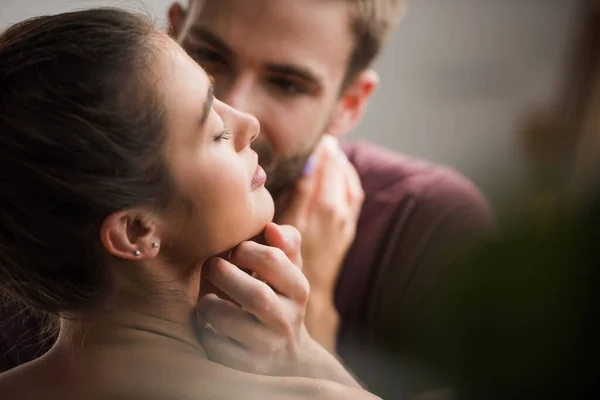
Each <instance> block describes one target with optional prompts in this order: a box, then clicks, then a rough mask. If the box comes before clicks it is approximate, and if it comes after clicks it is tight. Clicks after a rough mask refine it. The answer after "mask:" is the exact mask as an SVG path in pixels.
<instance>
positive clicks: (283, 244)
mask: <svg viewBox="0 0 600 400" xmlns="http://www.w3.org/2000/svg"><path fill="white" fill-rule="evenodd" d="M265 239H266V241H267V244H268V245H269V246H273V247H277V248H279V249H281V250H282V251H283V252H284V253H285V255H286V256H287V257H288V258H289V259H290V261H291V262H293V263H294V264H295V265H296V266H297V267H298V268H300V269H302V252H301V250H302V239H301V236H300V232H298V229H296V228H294V227H293V226H290V225H283V226H280V225H277V224H274V223H269V224H268V225H267V226H266V227H265Z"/></svg>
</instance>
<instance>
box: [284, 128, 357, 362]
mask: <svg viewBox="0 0 600 400" xmlns="http://www.w3.org/2000/svg"><path fill="white" fill-rule="evenodd" d="M313 160H314V161H313ZM313 162H314V171H313V172H312V173H309V174H307V175H305V176H303V177H302V178H301V179H300V181H299V182H298V184H297V185H296V187H295V189H294V190H293V192H291V193H290V200H289V201H288V202H287V204H284V205H282V208H283V211H278V216H277V222H278V223H281V224H286V225H292V226H294V227H296V228H297V229H298V230H299V231H300V233H301V235H302V258H303V260H304V270H303V271H304V274H305V276H306V277H307V278H308V281H309V282H310V286H311V297H310V299H309V303H308V310H307V319H306V322H307V327H308V330H309V332H310V334H311V335H312V336H313V337H314V338H315V339H317V341H319V343H321V344H322V345H323V346H325V347H326V348H327V349H328V350H329V351H331V352H335V341H336V333H337V325H338V315H337V311H336V310H335V307H334V289H335V284H336V282H337V278H338V276H339V272H340V269H341V266H342V264H343V261H344V257H345V256H346V253H347V251H348V249H349V247H350V245H351V244H352V242H353V240H354V237H355V233H356V224H357V221H358V217H359V215H360V210H361V207H362V204H363V200H364V192H363V189H362V185H361V182H360V178H359V176H358V173H357V172H356V170H355V169H354V167H353V166H352V164H350V162H349V161H348V159H347V158H346V156H345V154H344V153H343V151H342V150H341V149H340V147H339V144H338V142H337V140H336V139H335V138H333V137H332V136H329V135H325V136H324V137H323V139H322V141H321V143H319V146H318V147H317V150H316V151H315V154H314V155H313V158H312V160H311V161H309V165H308V169H312V168H311V164H312V163H313Z"/></svg>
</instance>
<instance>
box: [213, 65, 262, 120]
mask: <svg viewBox="0 0 600 400" xmlns="http://www.w3.org/2000/svg"><path fill="white" fill-rule="evenodd" d="M215 95H216V96H217V98H218V99H219V100H221V101H222V102H223V103H225V104H227V105H228V106H230V107H233V108H235V109H236V110H238V111H242V112H245V113H249V114H254V112H253V110H252V109H251V108H252V107H251V104H252V100H251V97H252V77H251V76H248V75H243V74H242V75H238V76H236V77H235V78H234V79H232V80H230V81H229V82H227V84H225V85H219V82H217V84H216V87H215Z"/></svg>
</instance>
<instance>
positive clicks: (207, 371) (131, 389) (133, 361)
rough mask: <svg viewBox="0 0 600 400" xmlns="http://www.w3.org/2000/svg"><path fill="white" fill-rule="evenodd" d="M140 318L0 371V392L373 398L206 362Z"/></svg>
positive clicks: (160, 326)
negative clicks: (101, 336)
mask: <svg viewBox="0 0 600 400" xmlns="http://www.w3.org/2000/svg"><path fill="white" fill-rule="evenodd" d="M128 320H129V321H131V320H130V319H128ZM137 322H138V323H139V324H140V325H138V326H136V327H131V326H129V327H128V326H120V327H119V326H116V325H115V326H113V327H112V328H111V329H110V341H108V340H101V341H98V342H96V341H95V340H90V341H88V342H87V344H86V345H85V346H83V347H77V346H73V345H71V346H69V344H67V343H64V342H63V343H62V344H61V345H59V346H56V347H55V348H53V349H52V351H51V352H50V353H48V354H47V355H45V356H44V357H42V358H40V359H38V360H36V361H33V362H31V363H28V364H25V365H23V366H21V367H19V368H16V369H14V370H11V371H10V372H8V373H5V374H2V375H0V392H1V393H2V394H3V395H2V397H3V398H6V399H23V400H29V399H32V400H33V399H41V398H44V399H48V400H54V399H56V400H59V399H60V400H70V399H73V400H75V399H77V400H79V399H83V398H85V399H94V400H95V399H97V400H102V399H144V400H152V399H157V400H158V399H161V400H164V399H169V398H172V399H240V398H244V399H257V400H259V399H267V400H270V399H273V400H275V399H282V398H286V399H313V398H320V399H340V398H344V399H353V398H356V399H375V398H376V397H375V396H372V395H370V394H368V393H366V392H364V391H362V390H360V389H354V388H349V387H347V386H342V385H340V384H337V383H333V382H331V381H324V380H316V379H309V378H283V377H269V376H260V375H254V374H249V373H244V372H238V371H235V370H232V369H229V368H227V367H224V366H222V365H219V364H217V363H214V362H212V361H209V360H208V359H207V358H206V355H205V354H204V353H203V350H202V348H201V347H198V346H197V345H195V346H192V343H186V342H184V341H181V340H183V339H181V338H177V337H175V336H174V335H175V334H174V333H173V332H174V330H173V331H170V332H168V333H167V332H166V331H165V324H164V321H163V320H155V321H152V320H151V319H148V318H140V319H139V321H137ZM142 326H143V327H144V329H147V331H144V330H143V329H142V328H141V327H142ZM105 333H108V332H105ZM97 336H98V335H96V337H97ZM168 336H171V337H168ZM103 337H107V336H105V335H103ZM182 337H183V336H182ZM132 343H135V345H134V346H133V345H132ZM149 377H152V378H149Z"/></svg>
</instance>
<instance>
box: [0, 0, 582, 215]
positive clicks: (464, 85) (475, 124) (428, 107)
mask: <svg viewBox="0 0 600 400" xmlns="http://www.w3.org/2000/svg"><path fill="white" fill-rule="evenodd" d="M1 3H2V4H1V9H0V28H4V27H6V26H7V25H8V24H10V23H12V22H16V21H19V20H22V19H24V18H27V17H30V16H34V15H39V14H44V13H55V12H61V11H65V10H68V9H77V8H83V7H88V6H98V5H109V6H122V7H127V8H135V9H138V10H147V11H148V12H149V13H150V14H151V15H153V16H155V17H156V19H157V21H158V22H159V23H160V24H161V26H164V25H165V16H166V9H167V7H168V5H169V4H170V0H146V1H142V0H134V1H125V0H121V1H110V0H80V1H73V0H69V1H67V0H45V1H43V2H42V1H39V0H2V1H1ZM578 4H579V2H578V1H576V0H575V1H574V0H502V1H498V0H412V1H410V2H409V9H408V13H407V15H406V17H405V20H404V21H403V23H402V24H401V25H400V28H399V29H398V30H397V31H396V32H395V33H394V36H393V37H392V39H391V43H390V45H389V46H388V47H387V48H386V50H385V52H384V53H383V54H382V56H381V57H380V58H379V60H378V61H377V64H376V68H377V70H378V71H379V73H380V74H381V77H382V83H383V84H382V85H381V87H380V88H379V89H378V91H377V92H376V95H375V97H374V99H373V102H372V103H371V106H370V109H369V112H368V113H367V116H366V118H365V120H364V122H363V123H362V124H361V126H360V127H359V129H358V130H357V131H356V132H355V133H353V135H352V137H353V138H360V139H363V138H364V139H368V140H371V141H373V142H376V143H378V144H381V145H384V146H387V147H389V148H391V149H393V150H396V151H399V152H403V153H406V154H408V155H412V156H417V157H422V158H425V159H428V160H431V161H434V162H439V163H443V164H447V165H450V166H452V167H454V168H456V169H458V170H459V171H460V172H462V173H463V174H465V175H466V176H467V177H469V178H470V179H471V180H473V181H474V182H475V183H476V184H477V185H478V186H479V188H480V189H481V190H482V191H483V192H484V194H485V195H486V196H488V198H489V199H490V200H491V202H492V204H493V205H494V206H495V208H496V210H497V211H498V212H499V213H500V214H502V213H503V212H507V210H508V208H507V205H508V204H514V203H515V202H521V203H522V202H523V200H524V199H526V198H527V197H528V196H529V195H530V194H531V191H532V181H531V175H530V173H531V171H530V170H529V168H528V160H527V159H526V156H525V152H524V149H523V146H522V143H523V138H522V137H521V132H522V127H523V124H524V120H525V117H527V113H528V112H529V111H530V109H532V108H535V107H537V106H538V105H540V104H544V103H545V102H547V101H549V100H550V99H551V98H552V97H553V96H555V95H556V93H557V91H558V89H559V86H560V85H561V75H562V74H563V73H564V69H565V67H566V65H565V64H566V63H565V60H566V57H567V53H568V51H569V50H570V45H571V44H572V41H573V37H574V35H575V33H576V30H575V29H574V28H575V26H574V25H575V23H576V14H577V13H576V11H577V5H578Z"/></svg>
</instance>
